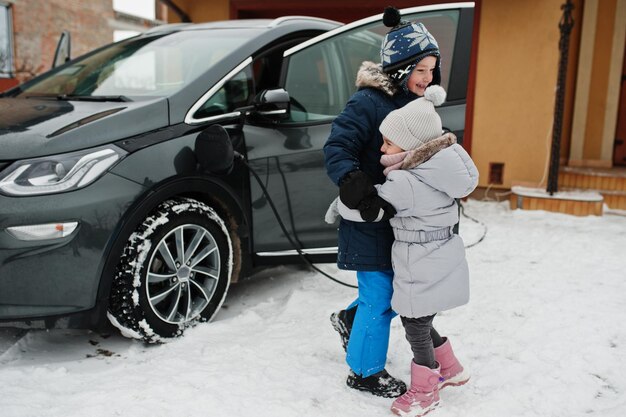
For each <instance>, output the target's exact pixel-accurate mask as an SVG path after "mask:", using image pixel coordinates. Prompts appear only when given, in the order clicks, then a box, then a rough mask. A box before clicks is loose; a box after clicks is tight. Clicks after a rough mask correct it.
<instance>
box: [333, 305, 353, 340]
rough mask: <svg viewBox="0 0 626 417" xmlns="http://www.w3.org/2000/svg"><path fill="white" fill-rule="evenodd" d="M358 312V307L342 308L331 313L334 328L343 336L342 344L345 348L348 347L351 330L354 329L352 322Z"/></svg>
mask: <svg viewBox="0 0 626 417" xmlns="http://www.w3.org/2000/svg"><path fill="white" fill-rule="evenodd" d="M355 314H356V307H353V308H351V309H349V310H340V311H337V312H336V313H333V314H331V315H330V322H331V324H332V325H333V329H335V331H336V332H337V333H339V337H341V346H343V350H347V349H348V341H349V340H350V332H351V331H352V322H353V321H354V315H355Z"/></svg>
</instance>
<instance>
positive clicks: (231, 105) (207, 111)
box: [193, 65, 254, 119]
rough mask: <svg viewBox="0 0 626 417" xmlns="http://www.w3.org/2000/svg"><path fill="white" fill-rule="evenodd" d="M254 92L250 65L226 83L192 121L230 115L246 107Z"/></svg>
mask: <svg viewBox="0 0 626 417" xmlns="http://www.w3.org/2000/svg"><path fill="white" fill-rule="evenodd" d="M253 92H254V84H253V77H252V65H248V66H246V67H245V68H244V69H243V70H241V71H240V72H238V73H237V74H235V75H234V76H233V77H232V78H231V79H230V80H228V81H226V83H224V85H223V86H222V88H220V89H219V90H217V91H216V92H215V94H213V95H212V96H211V97H210V98H209V99H208V100H207V101H206V102H205V103H204V104H203V105H202V106H201V107H200V108H199V109H198V110H197V111H196V112H195V113H194V115H193V117H194V119H202V118H205V117H211V116H219V115H222V114H226V113H232V112H233V111H234V110H235V109H237V108H239V107H243V106H246V105H247V104H248V103H249V102H250V97H251V96H252V95H253Z"/></svg>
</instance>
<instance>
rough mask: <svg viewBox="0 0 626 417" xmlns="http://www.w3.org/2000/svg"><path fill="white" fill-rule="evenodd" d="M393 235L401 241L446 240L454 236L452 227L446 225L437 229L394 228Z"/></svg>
mask: <svg viewBox="0 0 626 417" xmlns="http://www.w3.org/2000/svg"><path fill="white" fill-rule="evenodd" d="M393 236H394V237H395V239H396V240H397V241H399V242H406V243H427V242H432V241H434V240H445V239H449V238H450V236H452V228H451V227H444V228H442V229H435V230H406V229H396V228H394V229H393Z"/></svg>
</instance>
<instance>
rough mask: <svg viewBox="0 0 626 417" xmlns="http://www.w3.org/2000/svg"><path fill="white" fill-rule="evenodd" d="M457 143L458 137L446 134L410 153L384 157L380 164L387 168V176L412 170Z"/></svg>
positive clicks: (385, 172)
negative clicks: (400, 171) (398, 170)
mask: <svg viewBox="0 0 626 417" xmlns="http://www.w3.org/2000/svg"><path fill="white" fill-rule="evenodd" d="M455 143H456V136H454V134H453V133H445V134H443V135H442V136H439V137H438V138H436V139H433V140H431V141H429V142H427V143H425V144H423V145H422V146H420V147H419V148H416V149H412V150H410V151H404V152H400V153H396V154H392V155H383V156H381V157H380V163H381V164H382V165H383V166H384V167H385V169H384V171H383V174H385V176H387V175H389V173H390V172H391V171H393V170H395V169H405V170H408V169H412V168H415V167H416V166H418V165H420V164H423V163H424V162H426V161H428V160H429V159H430V158H432V157H433V155H435V154H436V153H437V152H439V151H440V150H442V149H445V148H447V147H448V146H451V145H454V144H455Z"/></svg>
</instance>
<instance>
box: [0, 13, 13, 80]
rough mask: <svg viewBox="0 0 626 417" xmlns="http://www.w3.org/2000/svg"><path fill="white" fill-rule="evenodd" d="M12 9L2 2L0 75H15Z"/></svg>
mask: <svg viewBox="0 0 626 417" xmlns="http://www.w3.org/2000/svg"><path fill="white" fill-rule="evenodd" d="M12 31H13V28H12V24H11V9H10V8H9V6H8V5H6V4H4V3H2V2H0V77H4V78H7V77H8V78H11V77H12V76H13V74H12V71H13V42H12Z"/></svg>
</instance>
